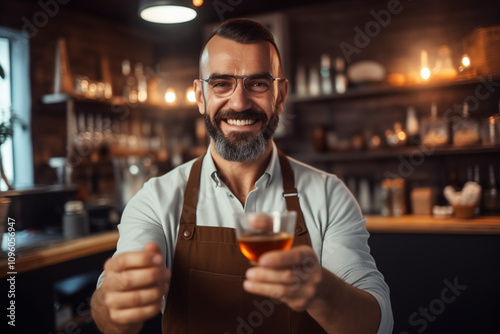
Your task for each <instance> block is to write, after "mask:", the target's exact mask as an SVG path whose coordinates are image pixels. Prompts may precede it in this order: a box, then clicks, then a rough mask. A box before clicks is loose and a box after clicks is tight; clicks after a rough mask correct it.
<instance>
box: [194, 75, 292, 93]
mask: <svg viewBox="0 0 500 334" xmlns="http://www.w3.org/2000/svg"><path fill="white" fill-rule="evenodd" d="M238 79H242V80H243V87H244V88H245V91H246V92H247V93H250V94H263V93H267V92H268V91H269V90H271V88H272V87H273V82H274V81H276V80H282V79H283V78H273V77H272V76H271V75H269V74H254V75H247V76H235V75H212V76H210V77H209V78H208V79H200V81H203V82H206V83H208V89H209V91H210V92H212V93H213V94H215V95H216V96H218V97H227V96H229V95H231V94H233V93H234V91H235V90H236V86H238Z"/></svg>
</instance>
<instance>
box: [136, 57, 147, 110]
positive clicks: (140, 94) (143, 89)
mask: <svg viewBox="0 0 500 334" xmlns="http://www.w3.org/2000/svg"><path fill="white" fill-rule="evenodd" d="M134 73H135V79H136V80H137V100H138V101H139V102H141V103H144V102H146V101H147V99H148V81H147V79H146V76H145V75H144V68H143V66H142V63H137V64H135V66H134Z"/></svg>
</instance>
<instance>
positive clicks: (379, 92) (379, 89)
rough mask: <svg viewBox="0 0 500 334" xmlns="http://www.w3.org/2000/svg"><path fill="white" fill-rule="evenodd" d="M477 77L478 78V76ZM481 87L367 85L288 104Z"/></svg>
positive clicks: (473, 82)
mask: <svg viewBox="0 0 500 334" xmlns="http://www.w3.org/2000/svg"><path fill="white" fill-rule="evenodd" d="M478 77H479V76H478ZM492 81H496V82H497V81H500V77H496V76H495V77H493V79H492ZM473 85H481V82H480V81H479V80H478V79H477V78H474V79H466V80H454V81H440V82H429V83H422V84H413V85H404V86H389V85H387V84H379V85H367V86H358V87H352V88H349V89H348V90H347V91H346V92H345V93H344V94H336V93H334V94H330V95H317V96H299V95H290V96H289V97H288V102H291V103H310V102H327V101H334V100H347V99H353V98H361V97H376V96H383V95H392V94H405V93H413V92H423V91H428V90H436V89H446V88H450V87H460V86H473Z"/></svg>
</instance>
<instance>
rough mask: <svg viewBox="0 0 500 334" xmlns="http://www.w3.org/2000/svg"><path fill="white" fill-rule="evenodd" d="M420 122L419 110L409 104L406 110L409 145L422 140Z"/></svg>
mask: <svg viewBox="0 0 500 334" xmlns="http://www.w3.org/2000/svg"><path fill="white" fill-rule="evenodd" d="M419 131H420V124H419V122H418V119H417V112H416V111H415V108H414V107H413V106H409V107H408V109H407V111H406V134H407V136H408V138H407V143H408V144H409V145H417V144H418V143H419V142H420V136H419Z"/></svg>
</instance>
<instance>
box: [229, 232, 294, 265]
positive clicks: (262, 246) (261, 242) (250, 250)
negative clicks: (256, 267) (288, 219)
mask: <svg viewBox="0 0 500 334" xmlns="http://www.w3.org/2000/svg"><path fill="white" fill-rule="evenodd" d="M238 243H239V245H240V250H241V252H242V253H243V255H245V257H246V258H247V259H249V260H250V262H252V263H257V261H258V260H259V257H260V256H261V255H262V254H264V253H265V252H268V251H271V250H287V249H290V248H291V247H292V243H293V236H292V235H290V234H288V233H285V232H280V233H272V232H270V233H264V234H263V233H252V234H245V235H242V236H240V237H239V238H238Z"/></svg>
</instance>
